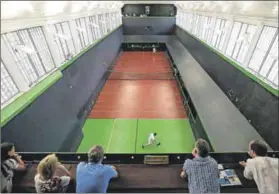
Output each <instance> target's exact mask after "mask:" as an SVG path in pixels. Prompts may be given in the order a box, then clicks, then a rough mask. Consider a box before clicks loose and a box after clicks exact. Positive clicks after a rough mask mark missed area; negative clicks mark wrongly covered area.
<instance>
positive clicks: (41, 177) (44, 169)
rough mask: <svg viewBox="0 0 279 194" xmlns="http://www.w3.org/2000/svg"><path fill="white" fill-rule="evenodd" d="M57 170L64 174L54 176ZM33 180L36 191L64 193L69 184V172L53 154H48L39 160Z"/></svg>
mask: <svg viewBox="0 0 279 194" xmlns="http://www.w3.org/2000/svg"><path fill="white" fill-rule="evenodd" d="M57 171H60V172H62V174H65V175H66V176H56V172H57ZM34 180H35V188H36V192H37V193H51V192H52V193H53V192H54V193H65V192H66V191H67V190H68V187H69V185H70V181H71V174H70V172H69V171H68V170H67V169H66V167H65V166H63V165H62V164H61V163H60V162H58V159H57V157H56V155H55V154H50V155H48V156H46V157H45V158H44V159H43V160H41V161H40V163H39V165H38V167H37V174H36V176H35V179H34Z"/></svg>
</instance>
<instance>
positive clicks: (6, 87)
mask: <svg viewBox="0 0 279 194" xmlns="http://www.w3.org/2000/svg"><path fill="white" fill-rule="evenodd" d="M18 93H19V89H18V88H17V86H16V84H15V82H14V80H13V79H12V77H11V75H10V74H9V72H8V71H7V69H6V67H5V66H4V64H3V62H2V61H1V106H2V105H3V104H5V103H6V102H7V101H9V100H10V99H11V98H13V97H14V96H15V95H16V94H18Z"/></svg>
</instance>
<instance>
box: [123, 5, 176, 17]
mask: <svg viewBox="0 0 279 194" xmlns="http://www.w3.org/2000/svg"><path fill="white" fill-rule="evenodd" d="M122 14H123V16H124V17H175V16H176V7H175V6H174V5H173V4H125V5H124V6H123V7H122Z"/></svg>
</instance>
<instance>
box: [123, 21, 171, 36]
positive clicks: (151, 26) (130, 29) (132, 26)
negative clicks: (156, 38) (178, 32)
mask: <svg viewBox="0 0 279 194" xmlns="http://www.w3.org/2000/svg"><path fill="white" fill-rule="evenodd" d="M122 21H123V27H124V35H171V34H173V32H174V27H175V21H176V19H175V17H122Z"/></svg>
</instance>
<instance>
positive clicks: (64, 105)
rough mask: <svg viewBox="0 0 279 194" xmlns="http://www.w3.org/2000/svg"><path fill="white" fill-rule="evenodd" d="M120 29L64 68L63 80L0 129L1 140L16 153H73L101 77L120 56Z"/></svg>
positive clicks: (99, 87)
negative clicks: (14, 149) (15, 149)
mask: <svg viewBox="0 0 279 194" xmlns="http://www.w3.org/2000/svg"><path fill="white" fill-rule="evenodd" d="M122 41H123V29H122V27H121V28H119V29H118V30H116V31H115V32H113V33H112V34H111V35H109V36H108V37H107V38H105V39H104V40H102V42H100V43H98V44H97V45H95V46H94V47H93V48H92V49H90V50H89V51H88V52H86V53H85V54H84V55H83V56H81V57H80V58H79V59H77V60H76V61H75V62H74V63H73V64H72V65H70V66H69V67H68V68H67V69H65V70H64V71H63V72H62V73H63V77H62V78H61V79H60V80H59V81H58V82H56V83H55V84H54V85H53V86H51V87H50V88H49V89H48V90H47V91H46V92H44V93H43V94H42V95H41V96H39V97H38V98H37V99H36V100H35V101H34V102H33V103H32V104H31V105H30V106H29V107H27V108H26V109H25V110H24V111H22V112H21V113H20V114H18V115H17V116H16V117H15V118H13V119H12V120H11V121H10V122H9V123H7V124H6V125H5V126H4V127H3V128H2V136H1V141H2V142H3V141H11V142H14V143H15V146H16V148H17V151H22V152H57V151H76V148H77V146H78V145H79V143H80V140H81V138H82V131H81V127H82V125H83V122H84V120H85V118H86V113H87V111H88V110H89V109H90V107H91V105H92V100H93V99H94V98H96V96H97V94H98V91H99V90H100V89H101V87H102V85H103V84H104V79H103V78H102V76H103V74H104V72H105V71H106V69H107V67H108V66H105V65H103V64H104V63H106V64H108V65H111V64H113V62H114V60H115V58H116V57H117V55H118V53H119V51H120V50H119V49H120V46H121V43H122Z"/></svg>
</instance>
